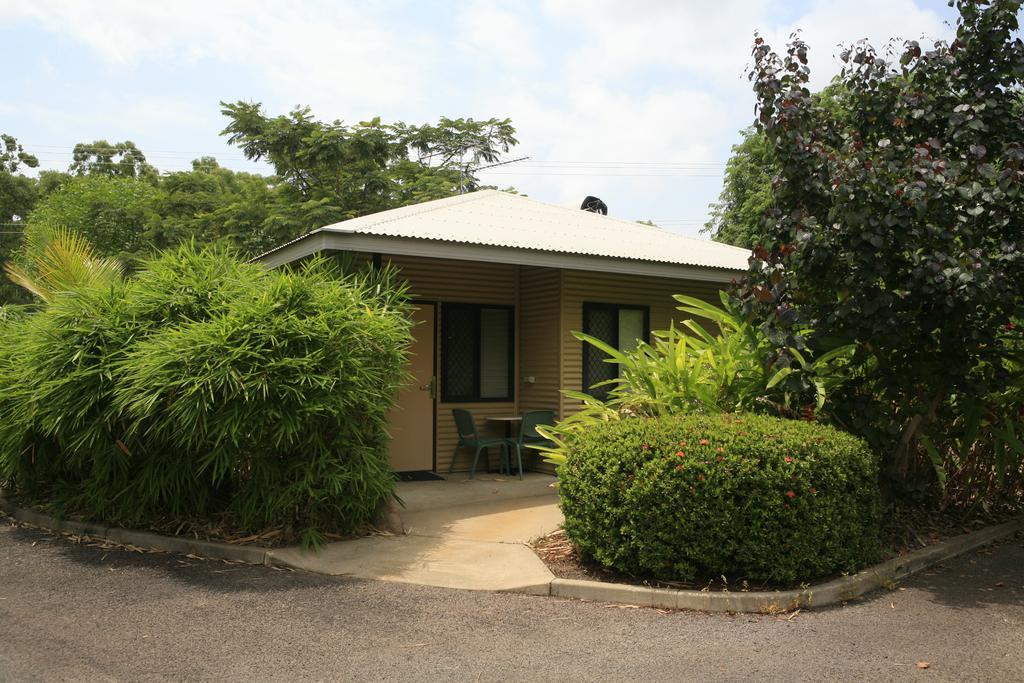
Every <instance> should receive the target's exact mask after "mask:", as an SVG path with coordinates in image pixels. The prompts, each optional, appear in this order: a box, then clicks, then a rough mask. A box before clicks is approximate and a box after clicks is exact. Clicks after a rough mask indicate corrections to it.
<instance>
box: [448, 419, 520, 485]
mask: <svg viewBox="0 0 1024 683" xmlns="http://www.w3.org/2000/svg"><path fill="white" fill-rule="evenodd" d="M452 416H453V417H454V418H455V428H456V429H457V430H458V432H459V443H458V444H456V446H455V450H454V451H453V452H452V461H451V464H449V465H448V474H451V473H452V470H453V469H454V468H455V458H456V456H458V454H459V449H460V448H472V449H474V450H475V451H476V453H475V455H474V456H473V467H471V468H470V470H469V478H470V479H472V478H473V476H474V475H475V474H476V464H477V461H479V460H480V451H485V450H487V449H488V448H490V447H491V446H501V461H502V466H504V464H505V460H506V459H507V456H506V455H505V449H506V448H508V445H509V440H508V439H504V438H501V437H496V436H495V437H481V436H480V435H479V434H477V431H476V421H475V420H474V419H473V414H472V413H471V412H469V411H468V410H463V409H462V408H452ZM489 459H490V456H489V455H488V460H489ZM502 471H504V470H502Z"/></svg>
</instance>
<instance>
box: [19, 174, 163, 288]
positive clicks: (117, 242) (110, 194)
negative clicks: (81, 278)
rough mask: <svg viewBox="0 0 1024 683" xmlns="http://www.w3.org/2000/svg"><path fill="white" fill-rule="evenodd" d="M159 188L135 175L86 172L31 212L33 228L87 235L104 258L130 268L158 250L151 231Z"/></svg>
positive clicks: (30, 217) (29, 221) (86, 237)
mask: <svg viewBox="0 0 1024 683" xmlns="http://www.w3.org/2000/svg"><path fill="white" fill-rule="evenodd" d="M159 200H160V192H159V190H158V189H157V188H156V187H154V186H153V185H152V184H150V183H147V182H142V181H139V180H135V179H132V178H121V177H111V176H107V175H86V176H82V177H74V178H71V179H69V180H67V181H66V182H64V183H63V184H62V185H60V187H58V188H57V189H56V190H55V191H54V192H53V193H51V194H50V195H48V196H46V197H44V198H43V199H42V200H41V201H40V202H39V203H38V205H37V206H36V208H35V210H33V211H32V213H31V214H30V215H29V219H28V223H29V226H30V227H29V228H28V229H29V230H44V231H45V230H48V229H53V228H64V229H67V230H70V231H72V232H75V233H77V234H79V235H81V236H82V237H84V238H85V239H87V240H88V241H89V242H90V243H91V244H92V245H93V247H94V248H95V249H96V251H97V252H98V253H99V254H100V255H101V256H112V257H116V258H118V259H119V260H121V261H122V262H124V263H125V264H126V265H127V266H128V267H129V269H131V268H133V267H134V265H135V264H136V263H137V261H138V260H139V259H140V258H144V257H145V256H147V255H149V254H152V253H153V252H154V251H155V249H154V246H153V244H152V241H151V240H150V238H149V236H148V234H147V230H148V226H149V224H150V222H151V221H152V220H153V218H154V216H155V212H156V210H157V206H158V203H159Z"/></svg>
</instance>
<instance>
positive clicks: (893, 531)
mask: <svg viewBox="0 0 1024 683" xmlns="http://www.w3.org/2000/svg"><path fill="white" fill-rule="evenodd" d="M1019 514H1020V510H1012V509H1001V510H998V511H996V510H993V511H989V512H984V511H983V512H980V513H972V514H965V513H964V512H963V511H960V510H944V511H938V510H920V509H911V508H901V509H897V510H895V511H892V512H890V513H889V514H887V515H886V517H885V522H884V524H883V528H882V547H883V548H884V551H883V556H882V559H883V560H887V559H890V558H893V557H896V556H897V555H902V554H904V553H907V552H910V551H912V550H917V549H919V548H924V547H927V546H929V545H934V544H936V543H939V542H941V541H944V540H946V539H948V538H952V537H953V536H959V535H961V534H965V533H970V532H972V531H977V530H978V529H981V528H983V527H986V526H990V525H994V524H1001V523H1003V522H1007V521H1010V520H1011V519H1013V518H1014V517H1015V516H1017V515H1019ZM531 547H532V548H533V551H534V552H535V553H537V556H538V557H539V558H540V559H541V561H543V562H544V564H545V565H547V567H548V569H549V570H551V573H552V574H554V575H555V576H556V577H558V578H560V579H584V580H587V581H602V582H605V583H625V584H630V585H634V586H649V587H651V588H676V589H685V590H705V591H748V590H749V591H763V590H787V589H792V588H800V587H801V586H800V585H799V584H796V585H793V584H778V583H767V582H765V583H749V582H747V581H743V580H729V579H727V578H725V577H709V578H707V579H706V580H703V581H695V582H689V581H664V580H659V579H654V578H651V577H644V576H630V575H628V574H620V573H618V572H615V571H612V570H609V569H605V568H604V567H602V566H601V565H599V564H597V563H596V562H594V561H592V560H588V559H585V558H582V557H580V555H579V553H578V552H576V549H575V548H574V547H573V545H572V542H571V541H570V540H569V539H568V538H567V537H566V535H565V532H563V531H562V530H558V531H556V532H554V533H552V534H549V535H547V536H544V537H542V538H540V539H538V540H536V541H534V542H533V543H532V544H531ZM837 576H838V575H836V576H826V577H822V578H821V579H819V580H820V581H827V580H829V579H832V578H836V577H837Z"/></svg>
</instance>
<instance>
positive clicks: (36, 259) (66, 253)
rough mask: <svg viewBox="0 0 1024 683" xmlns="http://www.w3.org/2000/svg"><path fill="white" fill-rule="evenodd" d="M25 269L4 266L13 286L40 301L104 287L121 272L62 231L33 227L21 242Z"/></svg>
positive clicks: (79, 239)
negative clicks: (23, 243)
mask: <svg viewBox="0 0 1024 683" xmlns="http://www.w3.org/2000/svg"><path fill="white" fill-rule="evenodd" d="M25 256H26V259H27V261H28V265H27V266H21V265H19V264H16V263H5V264H4V272H5V273H6V274H7V277H8V278H9V279H10V280H11V282H13V283H14V284H16V285H18V286H20V287H23V288H25V289H26V290H28V291H29V292H31V293H32V294H34V295H35V296H37V297H39V298H40V299H42V300H43V301H51V300H52V299H53V298H54V297H55V296H57V295H58V294H61V293H63V292H70V291H74V290H76V289H80V288H82V287H98V286H104V285H108V284H110V283H112V282H115V281H117V280H119V279H121V277H122V275H123V274H124V268H123V267H122V266H121V264H120V263H118V262H117V261H114V260H111V259H106V258H101V257H99V256H98V255H97V254H96V251H95V249H94V248H93V246H92V245H91V244H89V242H88V241H87V240H86V239H85V238H83V237H81V236H80V235H78V234H77V233H74V232H71V231H70V230H67V229H66V228H51V227H49V226H42V227H39V226H37V227H34V228H33V229H32V230H30V231H29V232H28V235H27V236H26V241H25Z"/></svg>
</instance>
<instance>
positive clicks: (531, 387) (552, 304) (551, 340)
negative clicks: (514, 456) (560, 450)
mask: <svg viewBox="0 0 1024 683" xmlns="http://www.w3.org/2000/svg"><path fill="white" fill-rule="evenodd" d="M562 272H563V271H561V270H557V269H554V268H532V267H528V266H524V267H522V268H521V269H520V275H519V311H520V317H519V321H520V323H519V325H520V326H519V340H520V350H521V354H520V357H521V361H520V377H519V379H520V384H519V386H520V392H519V409H520V412H523V411H527V410H553V411H554V412H555V416H556V417H557V416H558V412H559V410H560V407H561V406H560V404H561V388H562V353H561V344H560V343H559V329H560V321H561V312H562ZM527 377H532V378H533V380H534V381H533V382H527V381H526V378H527ZM523 455H524V458H523V460H524V465H527V466H531V467H532V469H536V470H540V471H544V472H548V473H551V474H554V467H552V466H551V465H548V464H547V463H545V462H543V461H542V460H541V458H540V455H539V454H538V453H536V452H534V451H532V450H531V451H528V453H524V454H523Z"/></svg>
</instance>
